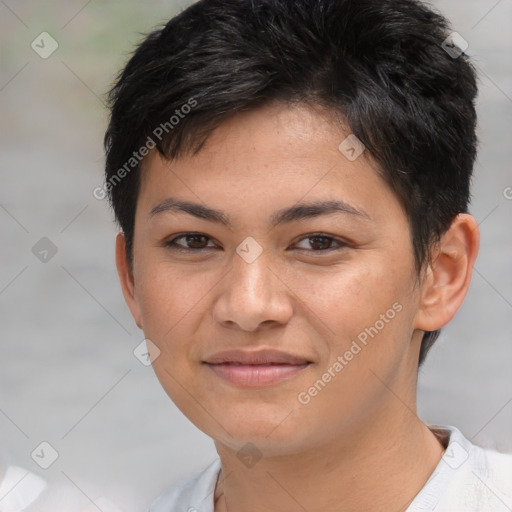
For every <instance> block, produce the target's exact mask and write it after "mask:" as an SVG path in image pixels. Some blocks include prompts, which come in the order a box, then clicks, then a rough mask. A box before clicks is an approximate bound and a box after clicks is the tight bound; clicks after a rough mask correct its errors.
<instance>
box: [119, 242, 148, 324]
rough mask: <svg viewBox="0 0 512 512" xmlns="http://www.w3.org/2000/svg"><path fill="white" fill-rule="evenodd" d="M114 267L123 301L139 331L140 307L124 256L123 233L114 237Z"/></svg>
mask: <svg viewBox="0 0 512 512" xmlns="http://www.w3.org/2000/svg"><path fill="white" fill-rule="evenodd" d="M116 267H117V274H118V275H119V281H120V282H121V289H122V291H123V295H124V300H125V301H126V304H127V305H128V307H129V308H130V311H131V313H132V316H133V319H134V320H135V323H136V324H137V327H138V328H139V329H142V322H141V315H140V307H139V303H138V300H137V296H136V294H135V281H134V278H133V274H132V272H131V270H130V265H129V263H128V256H127V254H126V239H125V237H124V234H123V233H119V234H118V235H117V237H116Z"/></svg>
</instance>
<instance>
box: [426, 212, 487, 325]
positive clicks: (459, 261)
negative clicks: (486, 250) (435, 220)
mask: <svg viewBox="0 0 512 512" xmlns="http://www.w3.org/2000/svg"><path fill="white" fill-rule="evenodd" d="M479 243H480V236H479V231H478V224H477V223H476V220H475V219H474V217H472V216H471V215H468V214H465V213H463V214H459V215H457V217H455V219H454V220H453V222H452V224H451V226H450V228H449V229H448V230H447V231H446V232H445V233H444V234H443V235H442V236H441V239H440V241H439V244H438V245H437V246H436V251H435V254H434V255H433V261H432V263H431V264H430V265H429V268H428V269H427V273H426V275H425V278H424V280H423V282H422V285H421V298H420V305H419V310H418V313H417V316H416V328H417V329H421V330H423V331H435V330H437V329H440V328H441V327H443V326H445V325H446V324H447V323H448V322H449V321H450V320H451V319H452V318H453V317H454V316H455V313H456V312H457V310H458V309H459V307H460V306H461V304H462V302H463V300H464V297H465V296H466V293H467V291H468V289H469V285H470V283H471V275H472V271H473V267H474V264H475V260H476V257H477V254H478V248H479Z"/></svg>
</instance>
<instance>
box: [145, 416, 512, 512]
mask: <svg viewBox="0 0 512 512" xmlns="http://www.w3.org/2000/svg"><path fill="white" fill-rule="evenodd" d="M429 428H430V429H431V430H432V431H433V432H434V434H436V435H437V436H438V437H440V438H441V440H442V441H443V440H444V439H446V440H447V441H448V445H447V448H446V450H445V452H444V454H443V457H442V458H441V460H440V461H439V464H438V465H437V467H436V469H435V470H434V472H433V473H432V475H431V476H430V478H429V479H428V481H427V482H426V484H425V485H424V486H423V488H422V489H421V491H420V492H419V493H418V494H417V495H416V497H415V498H414V500H413V501H412V502H411V504H410V505H409V507H408V508H407V510H406V511H405V512H426V511H429V512H511V511H512V454H506V453H499V452H496V451H494V450H488V449H484V448H481V447H479V446H476V445H474V444H472V443H471V442H470V441H469V440H468V439H466V438H465V437H464V436H463V435H462V433H461V432H460V431H459V430H458V429H457V428H455V427H452V426H437V425H431V426H430V427H429ZM443 444H444V445H445V446H446V443H445V442H443ZM220 468H221V464H220V459H219V458H217V459H215V460H214V461H213V462H212V463H211V464H210V465H209V466H208V467H207V468H206V469H204V470H203V471H202V472H201V473H198V474H196V475H194V476H191V477H188V478H185V479H183V480H181V481H180V482H178V483H177V484H175V485H174V486H173V487H171V488H170V489H168V490H167V491H166V492H164V493H163V494H162V495H161V496H159V497H158V498H157V499H156V500H155V501H154V502H153V504H152V505H151V507H150V512H214V492H215V486H216V483H217V478H218V475H219V472H220Z"/></svg>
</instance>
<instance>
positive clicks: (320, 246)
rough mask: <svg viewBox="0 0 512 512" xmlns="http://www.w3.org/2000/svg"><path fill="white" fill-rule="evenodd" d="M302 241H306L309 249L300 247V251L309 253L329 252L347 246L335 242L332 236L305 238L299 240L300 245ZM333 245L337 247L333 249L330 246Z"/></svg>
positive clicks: (338, 241) (320, 235)
mask: <svg viewBox="0 0 512 512" xmlns="http://www.w3.org/2000/svg"><path fill="white" fill-rule="evenodd" d="M304 241H306V242H307V243H308V245H309V247H310V248H311V249H310V248H308V247H301V248H300V249H301V250H308V251H310V252H320V251H329V250H334V249H337V248H342V247H344V246H346V245H347V244H345V243H344V242H343V241H341V240H337V239H336V238H333V237H332V236H327V235H322V234H318V235H316V234H315V235H309V236H306V237H304V238H303V239H302V240H300V242H299V243H302V242H304ZM333 243H335V244H337V247H333V246H332V244H333Z"/></svg>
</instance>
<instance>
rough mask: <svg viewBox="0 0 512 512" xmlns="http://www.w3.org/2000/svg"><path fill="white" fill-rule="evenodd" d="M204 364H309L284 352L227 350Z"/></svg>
mask: <svg viewBox="0 0 512 512" xmlns="http://www.w3.org/2000/svg"><path fill="white" fill-rule="evenodd" d="M203 362H204V363H208V364H223V363H224V364H225V363H238V364H272V363H274V364H291V365H300V364H306V363H310V362H311V361H309V360H308V359H307V358H305V357H302V356H294V355H292V354H288V353H286V352H281V351H279V350H274V349H265V350H258V351H248V350H227V351H225V352H218V353H217V354H214V355H213V356H211V357H208V358H207V359H206V360H205V361H203Z"/></svg>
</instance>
